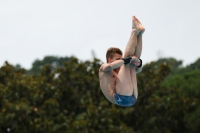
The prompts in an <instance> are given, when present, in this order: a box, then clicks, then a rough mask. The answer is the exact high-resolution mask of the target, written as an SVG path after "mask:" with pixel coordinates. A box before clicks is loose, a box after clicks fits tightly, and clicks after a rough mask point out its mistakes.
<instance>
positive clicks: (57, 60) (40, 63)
mask: <svg viewBox="0 0 200 133" xmlns="http://www.w3.org/2000/svg"><path fill="white" fill-rule="evenodd" d="M71 58H73V57H64V58H63V57H56V56H45V57H44V59H43V60H39V59H37V60H35V61H34V62H33V64H32V68H31V69H30V70H28V71H27V74H29V75H30V74H34V75H38V74H39V73H40V71H41V70H42V68H43V67H44V66H45V65H50V66H51V69H52V70H54V69H55V68H58V67H63V65H64V63H65V62H67V61H69V60H71ZM16 67H17V66H16Z"/></svg>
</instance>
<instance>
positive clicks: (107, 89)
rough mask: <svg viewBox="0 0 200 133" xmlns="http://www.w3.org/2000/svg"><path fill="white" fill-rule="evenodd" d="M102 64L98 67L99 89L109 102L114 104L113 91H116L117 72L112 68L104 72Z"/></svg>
mask: <svg viewBox="0 0 200 133" xmlns="http://www.w3.org/2000/svg"><path fill="white" fill-rule="evenodd" d="M102 66H103V65H102ZM102 66H101V67H100V69H99V82H100V87H101V90H102V92H103V94H104V95H105V97H106V98H107V99H108V100H109V101H110V102H112V103H115V104H116V101H115V99H114V92H115V91H116V80H117V74H116V73H115V72H114V71H113V70H111V71H108V72H104V71H103V69H102Z"/></svg>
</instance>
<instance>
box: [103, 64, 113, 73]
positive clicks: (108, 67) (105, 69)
mask: <svg viewBox="0 0 200 133" xmlns="http://www.w3.org/2000/svg"><path fill="white" fill-rule="evenodd" d="M111 70H112V67H111V65H106V66H105V67H104V68H103V71H104V72H108V71H111Z"/></svg>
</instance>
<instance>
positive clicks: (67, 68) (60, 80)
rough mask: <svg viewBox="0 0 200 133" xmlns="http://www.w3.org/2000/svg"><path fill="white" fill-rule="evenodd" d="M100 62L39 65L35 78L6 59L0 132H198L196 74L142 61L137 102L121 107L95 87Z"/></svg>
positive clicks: (0, 79) (0, 74)
mask: <svg viewBox="0 0 200 133" xmlns="http://www.w3.org/2000/svg"><path fill="white" fill-rule="evenodd" d="M52 61H53V60H52ZM63 62H64V61H63ZM101 63H102V62H101V61H100V60H98V59H94V60H93V61H85V62H80V61H79V60H78V59H77V58H75V57H72V58H71V59H70V60H68V61H67V62H65V63H63V65H62V67H56V68H54V69H53V71H52V65H51V64H43V67H42V69H41V71H40V72H38V73H37V76H34V74H33V75H27V74H26V73H27V71H26V70H25V69H23V68H20V67H18V69H16V67H13V66H12V65H10V64H9V63H8V62H5V64H4V65H3V66H2V67H1V68H0V100H1V103H0V133H6V132H8V131H9V132H15V133H41V132H48V133H54V132H56V133H96V132H99V133H115V132H117V133H133V132H134V133H156V132H162V133H174V132H181V133H197V132H199V129H198V127H197V125H198V122H199V121H198V120H196V119H195V118H197V117H199V113H198V112H199V110H200V108H199V106H198V105H199V90H195V87H196V88H198V87H199V84H198V82H197V81H198V79H199V77H198V75H199V73H198V72H193V73H188V74H186V75H183V76H182V75H179V76H173V75H171V76H168V75H169V73H170V72H171V66H170V64H168V63H164V62H163V63H159V64H158V63H156V62H151V63H149V64H146V65H144V66H143V71H142V72H141V73H139V74H138V76H137V77H138V89H139V97H138V101H137V102H136V104H135V105H134V106H132V107H120V106H118V105H114V104H111V103H110V102H108V101H107V100H106V98H105V97H104V95H103V94H102V92H101V90H100V86H99V80H98V69H99V67H100V65H101ZM191 77H193V78H192V79H191ZM174 78H175V79H174ZM197 78H198V79H197ZM195 79H196V80H195ZM186 81H187V82H188V84H187V83H185V84H184V85H183V84H182V82H186ZM190 83H192V84H193V86H191V87H190V88H187V86H188V85H190ZM194 91H195V94H196V95H195V96H191V95H194ZM197 93H198V94H197ZM192 123H194V124H192Z"/></svg>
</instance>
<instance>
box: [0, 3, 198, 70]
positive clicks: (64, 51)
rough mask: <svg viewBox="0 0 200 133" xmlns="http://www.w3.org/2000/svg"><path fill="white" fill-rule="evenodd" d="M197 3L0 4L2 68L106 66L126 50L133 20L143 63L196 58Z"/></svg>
mask: <svg viewBox="0 0 200 133" xmlns="http://www.w3.org/2000/svg"><path fill="white" fill-rule="evenodd" d="M199 7H200V1H199V0H162V1H161V0H32V1H28V0H17V1H16V0H9V1H8V0H0V66H2V65H3V64H4V62H5V61H8V62H9V63H10V64H13V65H16V64H20V65H21V66H22V67H23V68H26V69H30V68H31V66H32V63H33V62H34V61H35V60H36V59H39V60H42V59H43V58H44V57H45V56H49V55H52V56H58V57H66V56H68V57H70V56H75V57H77V58H78V59H80V60H82V61H85V60H92V58H93V55H94V54H92V51H93V52H94V53H95V57H96V58H99V59H100V60H101V61H103V62H106V58H105V53H106V50H107V49H108V48H109V47H118V48H120V49H121V50H122V51H124V50H125V47H126V44H127V42H128V39H129V37H130V33H131V26H132V16H133V15H135V16H136V17H137V18H138V19H139V20H140V21H141V23H142V25H143V26H144V27H145V29H146V30H145V33H144V34H143V50H142V56H141V59H142V60H143V62H144V63H149V62H151V61H156V60H157V59H159V58H169V57H172V58H175V59H177V60H182V61H183V65H188V64H190V63H193V62H195V61H196V60H197V59H198V58H200V52H199V51H200V33H199V32H200V26H199V25H200V8H199Z"/></svg>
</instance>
